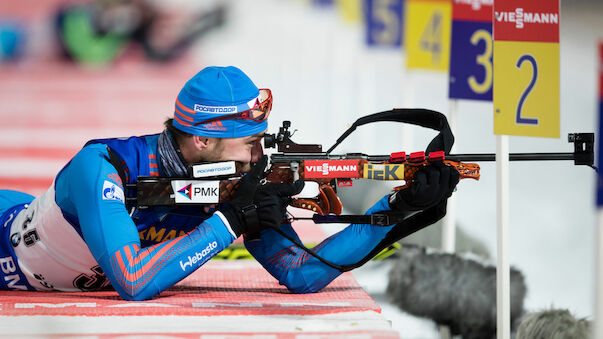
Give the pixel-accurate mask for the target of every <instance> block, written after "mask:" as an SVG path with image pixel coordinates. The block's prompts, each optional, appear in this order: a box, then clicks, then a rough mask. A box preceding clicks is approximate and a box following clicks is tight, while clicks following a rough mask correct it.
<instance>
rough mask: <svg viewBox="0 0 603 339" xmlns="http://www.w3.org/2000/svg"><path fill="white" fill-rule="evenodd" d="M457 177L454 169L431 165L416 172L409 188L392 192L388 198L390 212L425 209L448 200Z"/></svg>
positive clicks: (437, 163) (441, 164)
mask: <svg viewBox="0 0 603 339" xmlns="http://www.w3.org/2000/svg"><path fill="white" fill-rule="evenodd" d="M459 177H460V175H459V172H458V171H457V170H456V169H455V168H454V167H451V166H446V165H444V164H443V163H440V162H436V163H432V164H430V165H427V166H425V167H423V168H421V169H420V170H418V171H417V173H416V174H415V178H414V180H413V181H412V183H411V184H410V186H409V187H407V188H406V189H402V190H399V191H397V192H394V193H393V194H392V195H391V196H390V198H389V205H390V207H391V208H392V210H396V211H401V212H408V211H420V210H424V209H427V208H429V207H431V206H434V205H436V204H438V203H440V202H441V201H442V200H444V199H448V198H449V197H450V196H451V195H452V192H453V191H454V188H455V187H456V185H457V184H458V182H459Z"/></svg>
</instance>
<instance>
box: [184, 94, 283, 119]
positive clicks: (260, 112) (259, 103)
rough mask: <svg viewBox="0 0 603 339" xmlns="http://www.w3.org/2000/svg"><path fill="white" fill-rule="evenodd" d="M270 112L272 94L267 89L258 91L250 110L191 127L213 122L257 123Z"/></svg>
mask: <svg viewBox="0 0 603 339" xmlns="http://www.w3.org/2000/svg"><path fill="white" fill-rule="evenodd" d="M271 110H272V92H271V91H270V90H269V89H267V88H261V89H260V96H259V97H258V98H257V99H256V100H255V104H254V105H253V107H252V108H250V109H248V110H246V111H243V112H239V113H233V114H227V115H221V116H218V117H215V118H210V119H206V120H203V121H199V122H196V123H195V124H194V125H193V126H199V125H203V124H207V123H210V122H214V121H220V120H232V119H247V120H253V121H257V122H262V121H264V120H266V119H268V115H270V111H271Z"/></svg>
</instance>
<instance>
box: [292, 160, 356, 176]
mask: <svg viewBox="0 0 603 339" xmlns="http://www.w3.org/2000/svg"><path fill="white" fill-rule="evenodd" d="M304 169H305V174H304V176H305V177H306V178H359V177H360V175H359V173H358V160H306V161H305V162H304Z"/></svg>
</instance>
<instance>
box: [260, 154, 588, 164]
mask: <svg viewBox="0 0 603 339" xmlns="http://www.w3.org/2000/svg"><path fill="white" fill-rule="evenodd" d="M271 157H272V160H273V161H275V162H289V161H302V160H308V159H314V160H338V159H366V160H368V161H388V160H389V158H390V156H389V155H385V154H384V155H367V154H362V153H348V154H325V153H305V154H286V153H285V154H282V153H281V154H278V153H276V154H272V156H271ZM406 158H407V160H408V158H409V156H408V155H407V156H406ZM575 158H576V157H575V154H574V153H510V154H509V160H511V161H541V160H575ZM446 159H447V160H454V161H495V160H496V154H494V153H467V154H448V155H446Z"/></svg>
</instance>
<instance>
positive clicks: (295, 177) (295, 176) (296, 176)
mask: <svg viewBox="0 0 603 339" xmlns="http://www.w3.org/2000/svg"><path fill="white" fill-rule="evenodd" d="M290 167H291V172H293V181H297V180H299V162H297V161H292V162H291V165H290Z"/></svg>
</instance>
